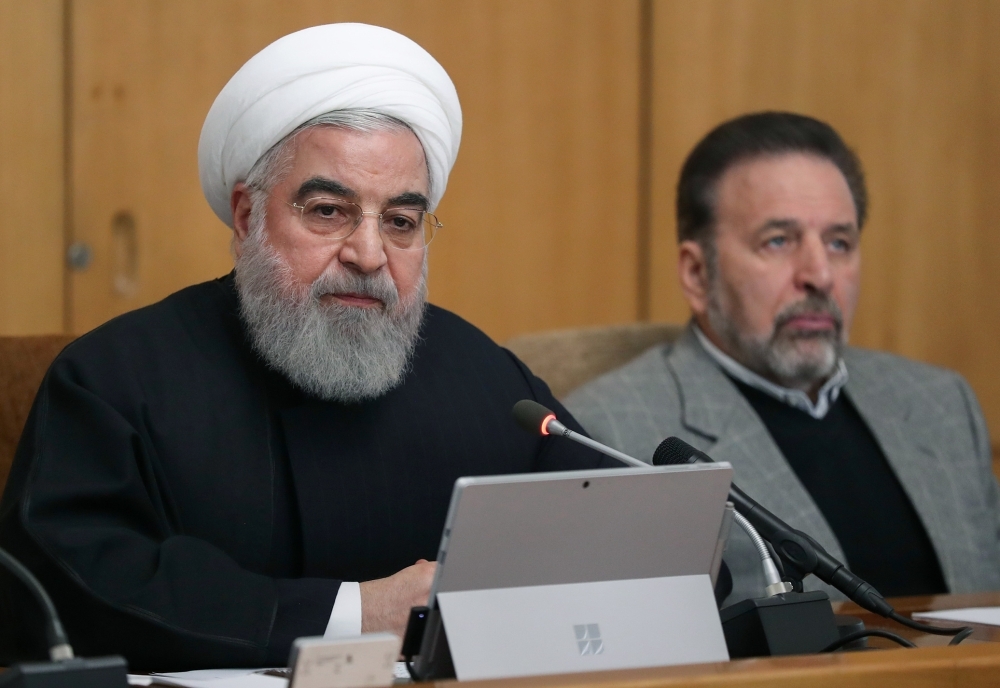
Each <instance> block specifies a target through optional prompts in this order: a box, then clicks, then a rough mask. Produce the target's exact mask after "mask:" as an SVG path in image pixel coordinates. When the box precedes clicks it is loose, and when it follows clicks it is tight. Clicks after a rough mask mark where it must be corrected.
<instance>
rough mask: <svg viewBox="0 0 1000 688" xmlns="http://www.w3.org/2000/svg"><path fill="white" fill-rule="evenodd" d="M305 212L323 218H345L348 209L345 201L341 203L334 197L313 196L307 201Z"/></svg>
mask: <svg viewBox="0 0 1000 688" xmlns="http://www.w3.org/2000/svg"><path fill="white" fill-rule="evenodd" d="M305 212H306V213H307V214H308V215H310V216H312V217H317V218H322V219H327V220H329V219H332V218H338V217H339V218H344V217H346V216H347V210H346V208H345V207H344V204H343V203H340V202H338V201H336V200H334V199H332V198H313V199H310V200H309V201H307V202H306V209H305Z"/></svg>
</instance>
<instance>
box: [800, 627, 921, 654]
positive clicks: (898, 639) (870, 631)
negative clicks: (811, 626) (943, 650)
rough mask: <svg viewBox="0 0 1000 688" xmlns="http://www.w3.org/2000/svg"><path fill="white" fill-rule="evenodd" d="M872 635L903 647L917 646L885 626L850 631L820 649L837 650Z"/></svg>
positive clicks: (823, 650) (824, 650)
mask: <svg viewBox="0 0 1000 688" xmlns="http://www.w3.org/2000/svg"><path fill="white" fill-rule="evenodd" d="M871 637H876V638H888V639H889V640H891V641H893V642H894V643H899V644H900V645H902V646H903V647H916V645H914V644H913V643H911V642H910V641H909V640H907V639H906V638H904V637H903V636H901V635H896V634H895V633H893V632H892V631H887V630H885V629H884V628H866V629H864V630H862V631H854V632H853V633H848V634H847V635H845V636H844V637H843V638H841V639H840V640H835V641H833V642H832V643H830V644H829V645H827V646H826V647H824V648H823V649H822V650H820V652H833V651H835V650H839V649H840V648H842V647H843V646H844V645H849V644H851V643H853V642H854V641H855V640H861V639H862V638H871Z"/></svg>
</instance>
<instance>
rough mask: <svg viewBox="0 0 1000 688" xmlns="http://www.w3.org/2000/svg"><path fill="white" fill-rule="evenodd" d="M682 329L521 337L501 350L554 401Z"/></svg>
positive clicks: (648, 326) (655, 326) (643, 327)
mask: <svg viewBox="0 0 1000 688" xmlns="http://www.w3.org/2000/svg"><path fill="white" fill-rule="evenodd" d="M683 330H684V326H683V325H668V324H666V323H632V324H629V325H611V326H609V327H587V328H581V329H575V330H553V331H551V332H538V333H535V334H526V335H521V336H520V337H514V338H513V339H511V340H509V341H508V342H507V343H506V344H505V345H504V346H506V347H507V348H508V349H510V350H511V351H513V352H514V354H515V355H516V356H517V357H518V358H520V359H521V360H522V361H524V362H525V363H526V364H527V366H528V367H529V368H531V371H532V372H533V373H534V374H535V375H537V376H538V377H540V378H542V379H543V380H545V382H547V383H548V385H549V388H550V389H551V390H552V393H553V394H554V395H555V396H556V397H557V398H560V399H561V398H562V397H564V396H566V394H568V393H569V392H571V391H572V390H574V389H576V388H577V387H579V386H580V385H582V384H583V383H585V382H588V381H589V380H592V379H593V378H595V377H598V376H599V375H601V374H603V373H606V372H608V371H610V370H614V369H615V368H617V367H619V366H621V365H624V364H625V363H628V362H629V361H631V360H632V359H633V358H635V357H636V356H638V355H639V354H641V353H642V352H643V351H645V350H646V349H649V348H650V347H653V346H656V345H657V344H663V343H665V342H672V341H674V340H675V339H677V337H678V336H680V333H681V332H682V331H683Z"/></svg>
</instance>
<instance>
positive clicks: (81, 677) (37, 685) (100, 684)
mask: <svg viewBox="0 0 1000 688" xmlns="http://www.w3.org/2000/svg"><path fill="white" fill-rule="evenodd" d="M127 686H128V665H127V664H126V663H125V659H124V658H122V657H118V656H111V657H93V658H89V659H83V658H81V657H77V658H75V659H67V660H64V661H61V662H24V663H21V664H14V665H12V666H11V667H10V668H9V669H7V670H6V671H4V672H3V673H0V688H126V687H127Z"/></svg>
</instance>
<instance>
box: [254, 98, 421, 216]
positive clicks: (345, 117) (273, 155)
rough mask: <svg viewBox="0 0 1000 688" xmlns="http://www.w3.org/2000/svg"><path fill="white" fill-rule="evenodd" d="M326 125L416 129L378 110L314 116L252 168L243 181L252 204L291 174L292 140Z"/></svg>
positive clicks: (358, 127)
mask: <svg viewBox="0 0 1000 688" xmlns="http://www.w3.org/2000/svg"><path fill="white" fill-rule="evenodd" d="M323 126H326V127H339V128H341V129H348V130H350V131H363V132H372V131H413V129H412V128H411V127H410V125H408V124H407V123H406V122H404V121H403V120H401V119H398V118H396V117H393V116H391V115H387V114H385V113H383V112H378V111H377V110H368V109H353V110H333V111H331V112H325V113H323V114H322V115H319V116H318V117H313V118H312V119H311V120H309V121H308V122H304V123H303V124H300V125H299V126H297V127H296V128H295V129H294V130H293V131H292V132H291V133H290V134H288V135H287V136H285V137H284V138H283V139H281V140H280V141H278V142H277V143H276V144H274V145H273V146H271V147H270V148H269V149H268V151H267V152H266V153H264V155H262V156H260V158H258V159H257V162H255V163H254V165H253V167H251V168H250V171H249V172H248V173H247V178H246V180H245V181H244V183H245V184H246V185H247V186H248V187H250V200H251V203H252V204H253V205H255V206H256V205H257V202H258V201H259V200H262V199H263V198H264V197H265V196H267V194H268V193H270V191H271V189H273V188H274V186H275V185H276V184H278V183H279V182H280V181H281V180H282V179H283V178H284V176H285V174H287V173H288V169H289V167H290V165H291V162H292V147H291V145H290V144H291V142H292V140H293V139H294V138H295V137H296V136H297V135H298V134H300V133H302V132H303V131H305V130H306V129H311V128H313V127H323ZM430 174H431V170H430V167H429V166H428V168H427V179H428V182H430V181H431V180H430Z"/></svg>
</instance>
